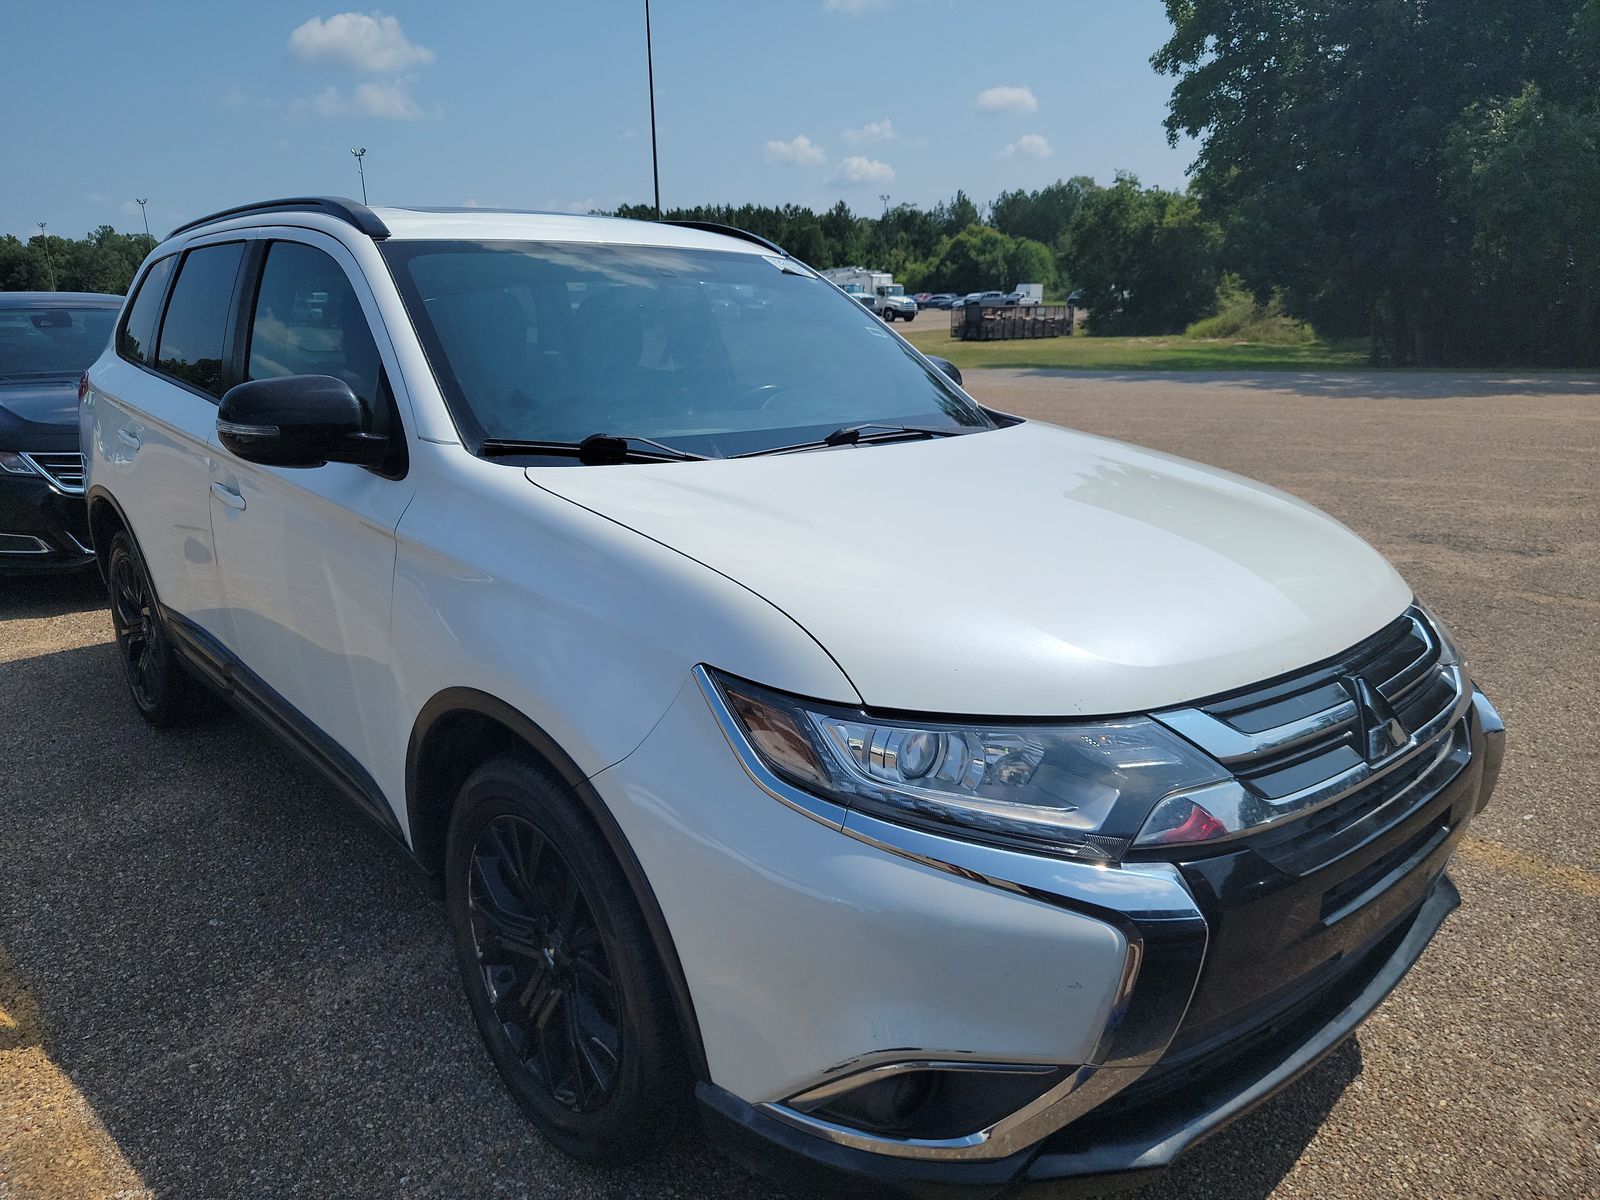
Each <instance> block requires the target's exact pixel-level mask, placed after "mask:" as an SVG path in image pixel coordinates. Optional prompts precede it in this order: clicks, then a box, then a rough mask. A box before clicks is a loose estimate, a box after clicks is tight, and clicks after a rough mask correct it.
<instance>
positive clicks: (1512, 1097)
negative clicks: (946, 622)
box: [0, 371, 1600, 1200]
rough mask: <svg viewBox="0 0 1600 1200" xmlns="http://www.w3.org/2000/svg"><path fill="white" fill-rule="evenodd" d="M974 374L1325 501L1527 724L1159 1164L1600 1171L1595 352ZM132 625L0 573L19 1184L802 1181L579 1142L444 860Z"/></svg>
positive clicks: (528, 1190) (1278, 1180) (1248, 1194)
mask: <svg viewBox="0 0 1600 1200" xmlns="http://www.w3.org/2000/svg"><path fill="white" fill-rule="evenodd" d="M970 384H971V387H972V390H973V391H974V392H975V393H976V394H977V395H979V396H980V397H981V398H982V399H984V400H985V401H986V402H988V403H991V404H994V405H996V406H998V407H1002V408H1007V409H1010V410H1012V411H1016V412H1020V413H1023V414H1025V415H1028V416H1033V417H1039V418H1043V419H1047V420H1053V421H1058V422H1060V423H1063V424H1068V425H1073V426H1076V427H1078V428H1082V429H1086V430H1091V431H1094V432H1098V433H1105V434H1109V435H1111V436H1114V437H1119V438H1124V439H1127V440H1129V441H1134V442H1139V443H1142V444H1144V445H1148V446H1154V447H1157V448H1159V449H1162V450H1167V451H1171V452H1174V453H1177V454H1182V455H1186V456H1189V457H1192V458H1197V459H1200V460H1202V461H1205V462H1210V463H1215V464H1218V465H1221V466H1224V467H1227V468H1230V469H1232V470H1236V471H1239V472H1241V473H1243V474H1246V475H1250V476H1253V477H1256V478H1259V479H1264V480H1266V481H1269V482H1271V483H1274V484H1277V485H1279V486H1281V487H1284V488H1287V489H1289V490H1291V491H1293V492H1296V493H1297V494H1299V495H1301V496H1304V497H1306V498H1307V499H1309V500H1311V501H1312V502H1314V503H1316V504H1319V505H1321V506H1322V507H1324V508H1326V509H1327V510H1329V511H1330V512H1332V513H1333V514H1335V515H1336V516H1338V517H1339V518H1340V519H1342V520H1344V521H1345V522H1346V523H1347V524H1349V525H1350V526H1351V527H1352V528H1354V529H1355V530H1357V531H1358V532H1359V533H1361V534H1363V535H1364V536H1366V537H1367V538H1369V539H1370V540H1372V541H1373V542H1374V543H1375V544H1376V545H1377V546H1378V547H1379V548H1380V549H1382V550H1383V551H1384V552H1385V553H1386V554H1388V555H1389V557H1390V558H1391V559H1392V560H1393V561H1394V562H1395V563H1396V564H1397V565H1398V566H1399V568H1400V569H1401V571H1402V572H1403V573H1404V574H1405V575H1406V577H1407V579H1408V580H1409V581H1410V582H1411V583H1412V584H1413V586H1415V587H1416V589H1417V590H1418V592H1419V593H1420V594H1422V595H1423V596H1425V597H1426V598H1427V599H1428V600H1429V601H1430V602H1431V603H1432V604H1433V605H1434V607H1435V608H1436V609H1438V611H1439V612H1440V613H1441V614H1442V615H1443V616H1444V618H1445V619H1446V621H1447V622H1448V623H1449V624H1450V625H1451V627H1452V628H1453V629H1454V631H1455V632H1456V634H1457V637H1458V640H1459V641H1460V642H1461V643H1462V644H1463V646H1464V647H1465V648H1466V650H1467V653H1468V655H1469V657H1470V659H1471V661H1472V663H1473V666H1474V669H1475V673H1476V674H1477V676H1478V678H1479V679H1480V681H1481V682H1482V683H1483V685H1484V686H1485V687H1486V688H1487V689H1488V690H1489V692H1490V694H1491V695H1492V696H1494V698H1495V699H1496V701H1497V702H1498V703H1499V704H1500V706H1501V709H1502V711H1503V713H1504V714H1505V717H1506V720H1507V724H1508V725H1509V726H1510V730H1511V734H1510V750H1509V754H1508V757H1507V762H1506V768H1505V774H1504V776H1503V779H1502V783H1501V788H1500V792H1499V794H1498V796H1497V798H1496V801H1495V804H1494V805H1493V806H1492V807H1491V808H1490V809H1489V810H1488V811H1487V812H1486V813H1485V814H1484V815H1483V816H1482V818H1480V820H1479V823H1478V824H1477V825H1476V826H1475V828H1474V831H1473V832H1474V836H1473V838H1472V839H1471V840H1470V841H1469V842H1468V843H1467V844H1466V846H1465V847H1464V848H1463V851H1462V853H1461V856H1460V858H1459V859H1458V865H1457V867H1456V868H1455V875H1456V878H1457V881H1458V883H1459V884H1460V885H1461V888H1462V891H1463V893H1464V895H1465V903H1464V905H1463V906H1462V908H1461V909H1460V910H1459V911H1458V912H1457V913H1456V914H1455V915H1454V916H1453V917H1452V918H1451V919H1450V921H1449V922H1448V923H1447V925H1446V926H1445V928H1444V930H1443V932H1442V933H1441V934H1440V935H1439V937H1438V939H1437V940H1436V941H1435V943H1434V945H1433V947H1432V948H1431V949H1430V950H1429V952H1428V954H1427V955H1426V956H1425V958H1424V959H1423V961H1422V963H1421V964H1420V965H1419V967H1418V969H1417V970H1415V971H1414V972H1413V973H1412V974H1411V976H1410V977H1409V978H1408V979H1407V980H1406V981H1405V983H1404V984H1402V986H1401V987H1400V988H1399V989H1398V991H1397V992H1396V993H1395V994H1394V995H1393V996H1392V997H1391V998H1390V999H1389V1001H1388V1002H1387V1003H1386V1004H1384V1006H1383V1007H1382V1008H1381V1009H1380V1010H1379V1011H1378V1013H1377V1014H1376V1015H1375V1016H1374V1017H1373V1018H1372V1020H1371V1021H1369V1022H1368V1024H1367V1025H1366V1026H1365V1027H1364V1028H1363V1029H1362V1031H1361V1032H1360V1034H1359V1035H1358V1036H1357V1037H1356V1038H1354V1039H1352V1040H1351V1041H1349V1042H1347V1043H1346V1044H1345V1045H1344V1046H1343V1047H1342V1048H1341V1049H1340V1050H1339V1051H1338V1052H1337V1053H1335V1054H1334V1055H1333V1056H1332V1057H1331V1058H1330V1059H1329V1060H1327V1061H1326V1062H1325V1063H1324V1064H1322V1066H1321V1067H1319V1068H1318V1069H1317V1070H1316V1071H1314V1072H1312V1073H1311V1074H1310V1075H1308V1076H1307V1077H1306V1078H1305V1079H1303V1080H1302V1081H1301V1082H1300V1083H1299V1084H1297V1085H1296V1086H1295V1087H1293V1088H1291V1089H1290V1090H1289V1091H1287V1092H1286V1093H1284V1094H1283V1095H1281V1096H1280V1097H1277V1098H1276V1099H1275V1100H1274V1101H1272V1102H1270V1103H1269V1104H1268V1105H1266V1106H1264V1107H1263V1108H1261V1109H1259V1110H1257V1111H1256V1112H1255V1113H1254V1114H1252V1115H1250V1116H1249V1117H1246V1118H1245V1119H1244V1120H1242V1121H1240V1122H1238V1123H1237V1124H1235V1125H1234V1126H1232V1127H1231V1128H1230V1129H1228V1130H1226V1131H1225V1132H1223V1133H1222V1134H1220V1135H1218V1136H1217V1137H1216V1138H1214V1139H1213V1140H1211V1141H1210V1142H1208V1143H1206V1144H1205V1145H1204V1146H1202V1147H1199V1148H1198V1149H1197V1150H1195V1151H1194V1152H1193V1153H1191V1154H1190V1155H1189V1157H1188V1158H1187V1159H1185V1160H1184V1161H1183V1162H1182V1163H1181V1164H1180V1165H1179V1167H1178V1168H1177V1169H1175V1170H1174V1171H1173V1172H1172V1173H1171V1174H1170V1175H1168V1176H1167V1177H1166V1178H1165V1179H1164V1180H1162V1181H1160V1182H1158V1183H1157V1184H1155V1185H1154V1186H1152V1187H1150V1188H1148V1189H1146V1191H1145V1192H1144V1193H1141V1196H1142V1200H1156V1198H1158V1197H1159V1198H1163V1200H1167V1198H1176V1197H1219V1198H1228V1200H1258V1198H1265V1197H1269V1196H1271V1197H1327V1196H1345V1197H1392V1196H1399V1195H1414V1196H1424V1197H1433V1196H1440V1197H1443V1196H1473V1197H1511V1196H1519V1197H1520V1196H1526V1197H1578V1196H1600V1102H1597V1098H1596V1097H1597V1093H1600V1065H1597V1055H1596V1050H1595V1047H1596V1045H1597V1044H1600V1017H1597V1015H1596V1012H1597V1006H1596V1004H1595V1002H1594V986H1595V981H1596V980H1600V875H1597V874H1596V873H1595V872H1594V864H1595V863H1596V861H1597V852H1600V810H1597V808H1596V805H1595V802H1594V785H1595V782H1596V780H1597V778H1600V737H1597V735H1596V732H1595V725H1594V711H1595V697H1596V696H1600V501H1597V493H1600V386H1597V385H1596V384H1595V383H1594V382H1592V381H1590V380H1587V379H1583V378H1580V377H1576V376H1560V377H1528V378H1517V377H1507V376H1490V375H1468V376H1460V375H1445V374H1407V375H1387V374H1369V373H1363V374H1352V375H1349V376H1326V375H1318V376H1314V377H1311V376H1308V377H1297V376H1290V375H1282V374H1273V375H1271V376H1262V377H1234V376H1193V377H1186V376H1174V375H1160V376H1106V375H1082V374H1067V375H1063V374H1052V373H1048V372H1001V371H992V372H983V373H978V372H974V373H973V375H972V378H971V380H970ZM973 502H974V503H982V497H981V496H974V497H973ZM109 641H110V630H109V625H108V622H107V619H106V617H105V614H104V610H103V607H102V600H101V596H100V592H99V590H98V586H97V585H96V584H94V583H92V582H90V581H86V580H77V581H73V580H56V581H29V582H18V581H10V582H6V583H3V584H0V729H3V730H4V731H5V735H4V737H3V739H0V1198H4V1200H13V1198H14V1200H22V1198H24V1197H49V1198H56V1197H72V1196H125V1197H136V1196H145V1195H159V1196H171V1197H214V1196H230V1195H240V1196H242V1195H249V1196H302V1195H304V1196H312V1195H341V1196H373V1195H383V1196H389V1195H397V1196H444V1195H451V1196H459V1195H467V1196H474V1197H494V1196H585V1197H602V1196H617V1197H622V1196H627V1197H634V1196H648V1197H666V1196H693V1197H764V1196H774V1195H777V1194H778V1193H777V1192H775V1190H774V1189H773V1188H771V1187H769V1186H767V1185H764V1184H761V1183H759V1182H757V1181H755V1180H753V1179H751V1178H750V1177H749V1176H747V1175H745V1174H744V1173H743V1172H741V1171H740V1170H739V1169H738V1168H736V1167H733V1166H731V1165H729V1164H727V1163H725V1162H723V1161H721V1160H719V1159H717V1158H716V1157H715V1156H713V1155H712V1154H710V1153H709V1152H708V1151H706V1150H705V1149H704V1148H703V1147H702V1146H701V1145H700V1144H699V1142H698V1139H697V1138H696V1137H695V1136H694V1135H692V1134H689V1135H686V1136H685V1137H684V1139H683V1140H682V1142H681V1144H680V1145H678V1146H677V1147H676V1148H675V1149H674V1150H673V1151H672V1152H671V1153H669V1154H668V1155H667V1156H666V1157H664V1158H663V1159H661V1160H660V1161H658V1162H656V1163H654V1164H652V1165H651V1166H649V1167H646V1168H640V1169H634V1170H628V1171H620V1172H608V1171H601V1170H594V1169H589V1168H583V1167H579V1166H575V1165H574V1164H572V1163H570V1162H568V1161H567V1160H565V1159H563V1158H562V1157H561V1156H560V1155H559V1154H557V1153H555V1152H554V1151H552V1150H550V1149H549V1148H548V1147H546V1146H545V1145H544V1144H543V1143H542V1142H541V1141H540V1140H539V1138H538V1137H537V1136H535V1135H534V1134H532V1133H531V1132H530V1131H529V1129H528V1127H527V1126H526V1125H525V1124H524V1123H523V1122H522V1121H521V1119H520V1118H519V1116H518V1114H517V1112H516V1110H515V1108H514V1107H513V1105H512V1104H511V1102H510V1101H509V1100H508V1099H507V1098H506V1095H505V1093H504V1092H503V1091H502V1089H501V1087H500V1086H499V1084H498V1082H497V1080H496V1078H495V1076H494V1074H493V1071H492V1069H491V1067H490V1065H489V1063H488V1061H487V1059H486V1057H485V1055H484V1054H483V1052H482V1051H481V1050H480V1048H479V1045H478V1042H477V1039H476V1036H475V1034H474V1032H473V1030H472V1028H471V1025H470V1021H469V1018H468V1014H467V1010H466V1006H465V1003H464V1002H463V1000H462V999H461V995H460V992H459V989H458V987H457V983H456V979H455V967H454V964H453V962H452V960H451V956H450V951H449V946H448V944H447V942H446V938H445V934H444V927H443V920H442V909H441V907H440V905H439V903H438V901H437V900H436V899H435V897H434V895H433V893H432V891H431V890H430V888H429V886H428V885H427V884H426V883H425V882H423V881H422V880H421V879H420V878H419V877H417V876H416V875H415V874H413V873H412V872H410V871H409V870H408V869H407V868H406V867H405V865H404V864H403V863H402V861H401V860H400V859H399V858H398V857H397V856H396V855H395V854H393V853H392V852H390V851H388V850H387V849H385V848H384V847H383V846H381V845H380V844H379V843H378V842H377V841H376V840H374V839H373V838H372V837H371V836H369V835H367V834H366V833H365V832H364V831H363V830H362V828H361V827H360V826H359V825H358V824H357V823H356V822H355V821H354V820H352V819H350V818H347V817H345V816H344V815H342V814H341V812H340V810H339V809H338V807H337V806H336V804H334V803H330V802H329V799H330V798H329V796H328V794H327V792H326V790H325V789H324V788H323V787H322V785H321V784H320V783H318V782H316V781H315V780H313V779H312V778H311V777H310V776H309V775H308V774H307V773H306V772H304V771H303V770H302V769H300V768H299V767H298V766H296V765H294V764H293V763H292V762H291V761H290V760H289V759H288V758H287V756H286V755H285V754H284V753H283V752H281V751H280V750H279V749H278V748H277V747H276V746H275V745H274V744H273V743H272V742H271V741H270V740H269V739H268V738H267V737H266V736H265V735H263V734H261V733H258V732H257V731H256V729H255V728H254V727H252V726H251V725H249V724H248V723H247V722H245V721H244V720H243V719H241V718H238V717H232V716H225V717H223V718H221V719H219V720H218V721H216V722H215V723H213V724H211V725H209V726H207V727H205V728H203V729H200V730H196V731H191V732H184V733H179V734H158V733H155V732H152V731H151V730H149V729H147V728H145V727H144V726H143V725H142V724H141V723H140V721H139V720H138V718H137V717H136V716H135V715H134V713H133V710H132V708H131V706H130V704H129V702H128V701H127V700H126V699H125V698H124V696H123V691H122V685H121V681H120V678H119V675H118V669H117V665H116V662H115V660H114V658H113V656H112V653H111V649H110V646H109Z"/></svg>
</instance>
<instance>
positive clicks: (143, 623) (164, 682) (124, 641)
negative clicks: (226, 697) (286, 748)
mask: <svg viewBox="0 0 1600 1200" xmlns="http://www.w3.org/2000/svg"><path fill="white" fill-rule="evenodd" d="M106 583H107V588H108V589H109V591H110V594H111V597H110V598H111V628H112V632H113V633H115V635H116V639H117V652H118V656H119V657H120V658H121V659H122V669H123V674H124V675H126V676H127V679H128V690H129V692H131V693H132V695H133V703H134V705H135V706H136V707H137V708H138V710H139V715H140V716H142V717H143V718H144V719H145V720H146V721H148V722H149V723H150V724H151V725H154V726H156V727H157V728H163V729H164V728H168V727H170V726H174V725H181V724H184V723H186V722H190V721H193V720H195V719H196V718H197V717H200V716H202V715H204V713H205V712H206V711H207V709H206V706H205V704H204V701H205V700H206V699H207V698H208V694H207V692H206V690H205V687H204V685H203V684H201V683H199V682H198V681H197V680H196V679H194V677H193V676H191V675H189V674H188V672H187V671H186V670H185V669H184V666H183V664H182V663H181V662H179V661H178V656H177V653H176V652H175V651H174V650H173V648H172V641H171V639H170V638H169V637H168V636H167V630H166V626H165V625H164V624H163V623H162V620H161V606H160V604H159V603H158V602H157V600H156V592H155V588H154V587H152V586H151V584H150V572H149V571H148V570H146V568H145V565H144V560H143V559H142V558H141V557H140V556H139V551H138V549H137V548H136V547H135V546H134V544H133V539H132V537H130V536H129V535H128V534H127V532H125V531H124V532H119V533H118V534H116V535H115V536H114V537H113V538H112V539H111V546H110V549H109V552H108V556H107V563H106Z"/></svg>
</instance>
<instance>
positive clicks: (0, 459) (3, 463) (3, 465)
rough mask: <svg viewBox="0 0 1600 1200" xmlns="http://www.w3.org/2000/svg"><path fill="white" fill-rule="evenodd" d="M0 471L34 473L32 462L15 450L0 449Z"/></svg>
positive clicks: (19, 473) (21, 473)
mask: <svg viewBox="0 0 1600 1200" xmlns="http://www.w3.org/2000/svg"><path fill="white" fill-rule="evenodd" d="M0 471H4V472H5V473H6V474H7V475H34V474H37V472H36V471H35V470H34V469H33V464H32V463H30V462H29V461H28V460H27V459H25V458H23V457H22V455H20V454H18V453H17V452H16V451H15V450H0Z"/></svg>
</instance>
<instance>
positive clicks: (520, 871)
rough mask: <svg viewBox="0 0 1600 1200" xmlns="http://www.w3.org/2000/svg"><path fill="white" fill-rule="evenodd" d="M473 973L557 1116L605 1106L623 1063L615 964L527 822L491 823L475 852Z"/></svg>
mask: <svg viewBox="0 0 1600 1200" xmlns="http://www.w3.org/2000/svg"><path fill="white" fill-rule="evenodd" d="M469 888H470V893H469V899H468V906H469V908H470V911H471V920H472V940H473V945H474V947H475V949H476V952H477V959H478V969H479V970H480V971H481V972H482V975H483V986H484V989H485V990H486V992H487V993H488V996H489V1001H490V1004H491V1005H492V1007H493V1010H494V1015H495V1018H496V1019H497V1020H498V1021H499V1023H500V1029H501V1032H502V1033H503V1034H504V1035H505V1038H506V1041H507V1042H509V1043H510V1045H511V1047H512V1049H513V1050H514V1051H515V1052H516V1054H517V1056H518V1057H519V1058H520V1059H521V1061H522V1063H523V1065H524V1066H526V1068H527V1069H528V1071H529V1072H530V1073H531V1074H532V1075H533V1076H534V1077H535V1078H536V1079H538V1080H539V1081H540V1083H542V1084H543V1085H544V1087H545V1089H546V1090H547V1091H548V1092H549V1093H550V1096H551V1097H552V1098H553V1099H554V1100H555V1102H556V1103H557V1104H559V1105H560V1106H561V1107H563V1108H566V1109H570V1110H571V1111H573V1112H579V1113H583V1112H591V1111H593V1110H594V1109H596V1108H598V1107H599V1106H600V1105H601V1104H603V1103H605V1101H606V1099H607V1098H608V1097H609V1096H610V1095H611V1092H612V1090H613V1088H615V1086H616V1083H617V1068H618V1065H619V1064H620V1063H621V1061H622V1051H623V1045H622V1027H621V1023H620V1021H619V1019H618V1018H619V1013H620V1001H619V999H618V995H617V984H616V979H615V976H614V975H613V972H612V967H611V960H610V959H609V958H608V957H607V955H606V948H605V942H604V939H603V938H602V937H601V936H600V927H599V925H598V923H597V922H596V921H595V917H594V912H593V910H592V909H591V907H590V905H589V901H588V899H587V898H586V897H585V896H584V894H583V888H582V886H581V885H580V884H579V882H578V877H577V875H576V874H575V873H574V872H573V870H572V867H571V865H570V864H568V862H567V861H566V859H565V858H564V857H563V856H562V854H561V852H560V851H559V850H557V849H555V848H554V847H553V846H551V845H550V841H549V839H548V838H546V837H545V836H544V835H543V834H542V833H540V832H539V831H538V830H537V829H535V828H534V827H533V826H532V825H531V824H530V823H529V822H528V821H526V820H525V819H523V818H521V817H518V816H515V815H513V814H506V815H502V816H499V817H496V818H494V820H492V821H490V822H489V823H488V824H487V825H485V826H484V827H483V829H482V830H481V831H480V832H479V833H478V838H477V841H476V842H475V843H474V845H473V848H472V877H471V881H470V884H469Z"/></svg>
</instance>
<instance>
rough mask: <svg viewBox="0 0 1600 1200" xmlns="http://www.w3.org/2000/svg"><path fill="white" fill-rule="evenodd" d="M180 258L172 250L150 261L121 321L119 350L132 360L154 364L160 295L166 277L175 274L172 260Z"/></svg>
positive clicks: (159, 313)
mask: <svg viewBox="0 0 1600 1200" xmlns="http://www.w3.org/2000/svg"><path fill="white" fill-rule="evenodd" d="M177 261H178V260H177V258H176V257H175V256H173V255H171V254H169V255H167V257H166V258H160V259H157V260H156V261H155V262H153V263H151V264H150V269H149V270H148V271H146V272H145V273H144V279H143V280H142V281H141V282H140V284H139V291H138V292H137V293H136V294H135V295H134V297H133V303H132V305H130V306H129V308H128V319H127V320H126V321H124V322H123V323H122V332H121V333H120V334H118V335H117V353H118V354H120V355H122V357H123V358H126V359H128V360H130V361H131V362H136V363H144V364H145V365H146V366H154V365H155V361H156V322H157V321H158V320H159V319H160V317H161V297H162V296H163V295H165V294H166V290H167V280H168V279H169V278H171V276H172V264H173V263H175V262H177Z"/></svg>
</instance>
